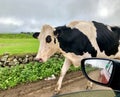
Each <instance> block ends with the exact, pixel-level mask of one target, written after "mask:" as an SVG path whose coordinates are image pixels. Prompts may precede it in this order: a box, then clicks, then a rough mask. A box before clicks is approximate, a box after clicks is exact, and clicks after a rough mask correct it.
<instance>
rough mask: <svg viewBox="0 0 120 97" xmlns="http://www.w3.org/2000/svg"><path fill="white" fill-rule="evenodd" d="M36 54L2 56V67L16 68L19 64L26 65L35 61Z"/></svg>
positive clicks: (0, 60) (0, 62) (0, 57)
mask: <svg viewBox="0 0 120 97" xmlns="http://www.w3.org/2000/svg"><path fill="white" fill-rule="evenodd" d="M35 55H36V54H26V55H9V54H4V55H2V56H0V66H2V67H4V66H14V65H17V64H26V63H29V62H31V61H33V60H34V57H35Z"/></svg>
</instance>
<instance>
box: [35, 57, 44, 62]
mask: <svg viewBox="0 0 120 97" xmlns="http://www.w3.org/2000/svg"><path fill="white" fill-rule="evenodd" d="M34 60H35V61H37V62H43V59H42V58H35V59H34Z"/></svg>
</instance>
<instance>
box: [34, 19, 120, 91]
mask: <svg viewBox="0 0 120 97" xmlns="http://www.w3.org/2000/svg"><path fill="white" fill-rule="evenodd" d="M33 37H35V38H37V39H38V40H39V41H40V47H39V50H38V54H37V56H36V58H35V59H36V60H38V61H39V62H46V61H47V60H48V58H50V56H52V55H53V54H54V53H56V52H60V53H62V54H63V56H64V57H65V61H64V64H63V66H62V69H61V75H60V77H59V80H58V82H57V87H56V89H55V90H56V91H57V92H59V91H60V89H61V84H62V80H63V78H64V76H65V74H66V72H67V70H68V69H69V67H70V65H71V64H73V65H74V66H75V67H78V66H80V61H81V60H82V59H83V58H87V57H105V58H119V57H120V47H119V39H120V28H119V27H111V26H108V25H105V24H102V23H98V22H95V21H92V22H88V21H72V22H71V23H69V24H68V25H65V26H59V27H55V28H54V27H51V26H50V25H43V27H42V29H41V32H40V33H34V34H33Z"/></svg>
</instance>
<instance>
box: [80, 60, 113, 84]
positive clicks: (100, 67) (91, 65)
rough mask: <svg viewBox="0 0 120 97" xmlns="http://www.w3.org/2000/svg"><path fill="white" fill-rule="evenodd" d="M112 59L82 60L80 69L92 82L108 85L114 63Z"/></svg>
mask: <svg viewBox="0 0 120 97" xmlns="http://www.w3.org/2000/svg"><path fill="white" fill-rule="evenodd" d="M113 64H114V63H113V61H112V60H108V59H99V58H89V59H83V60H82V65H81V66H82V67H81V68H82V71H83V73H84V75H85V76H86V77H87V78H88V79H89V80H90V81H92V82H95V83H99V84H102V85H108V84H109V83H110V82H111V77H112V75H113V70H114V65H113Z"/></svg>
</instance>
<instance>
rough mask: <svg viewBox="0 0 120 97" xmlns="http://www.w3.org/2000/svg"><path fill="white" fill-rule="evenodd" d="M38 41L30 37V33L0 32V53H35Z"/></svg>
mask: <svg viewBox="0 0 120 97" xmlns="http://www.w3.org/2000/svg"><path fill="white" fill-rule="evenodd" d="M38 47H39V41H38V40H36V39H34V38H32V34H0V55H2V54H4V53H9V54H25V53H35V52H37V50H38Z"/></svg>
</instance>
